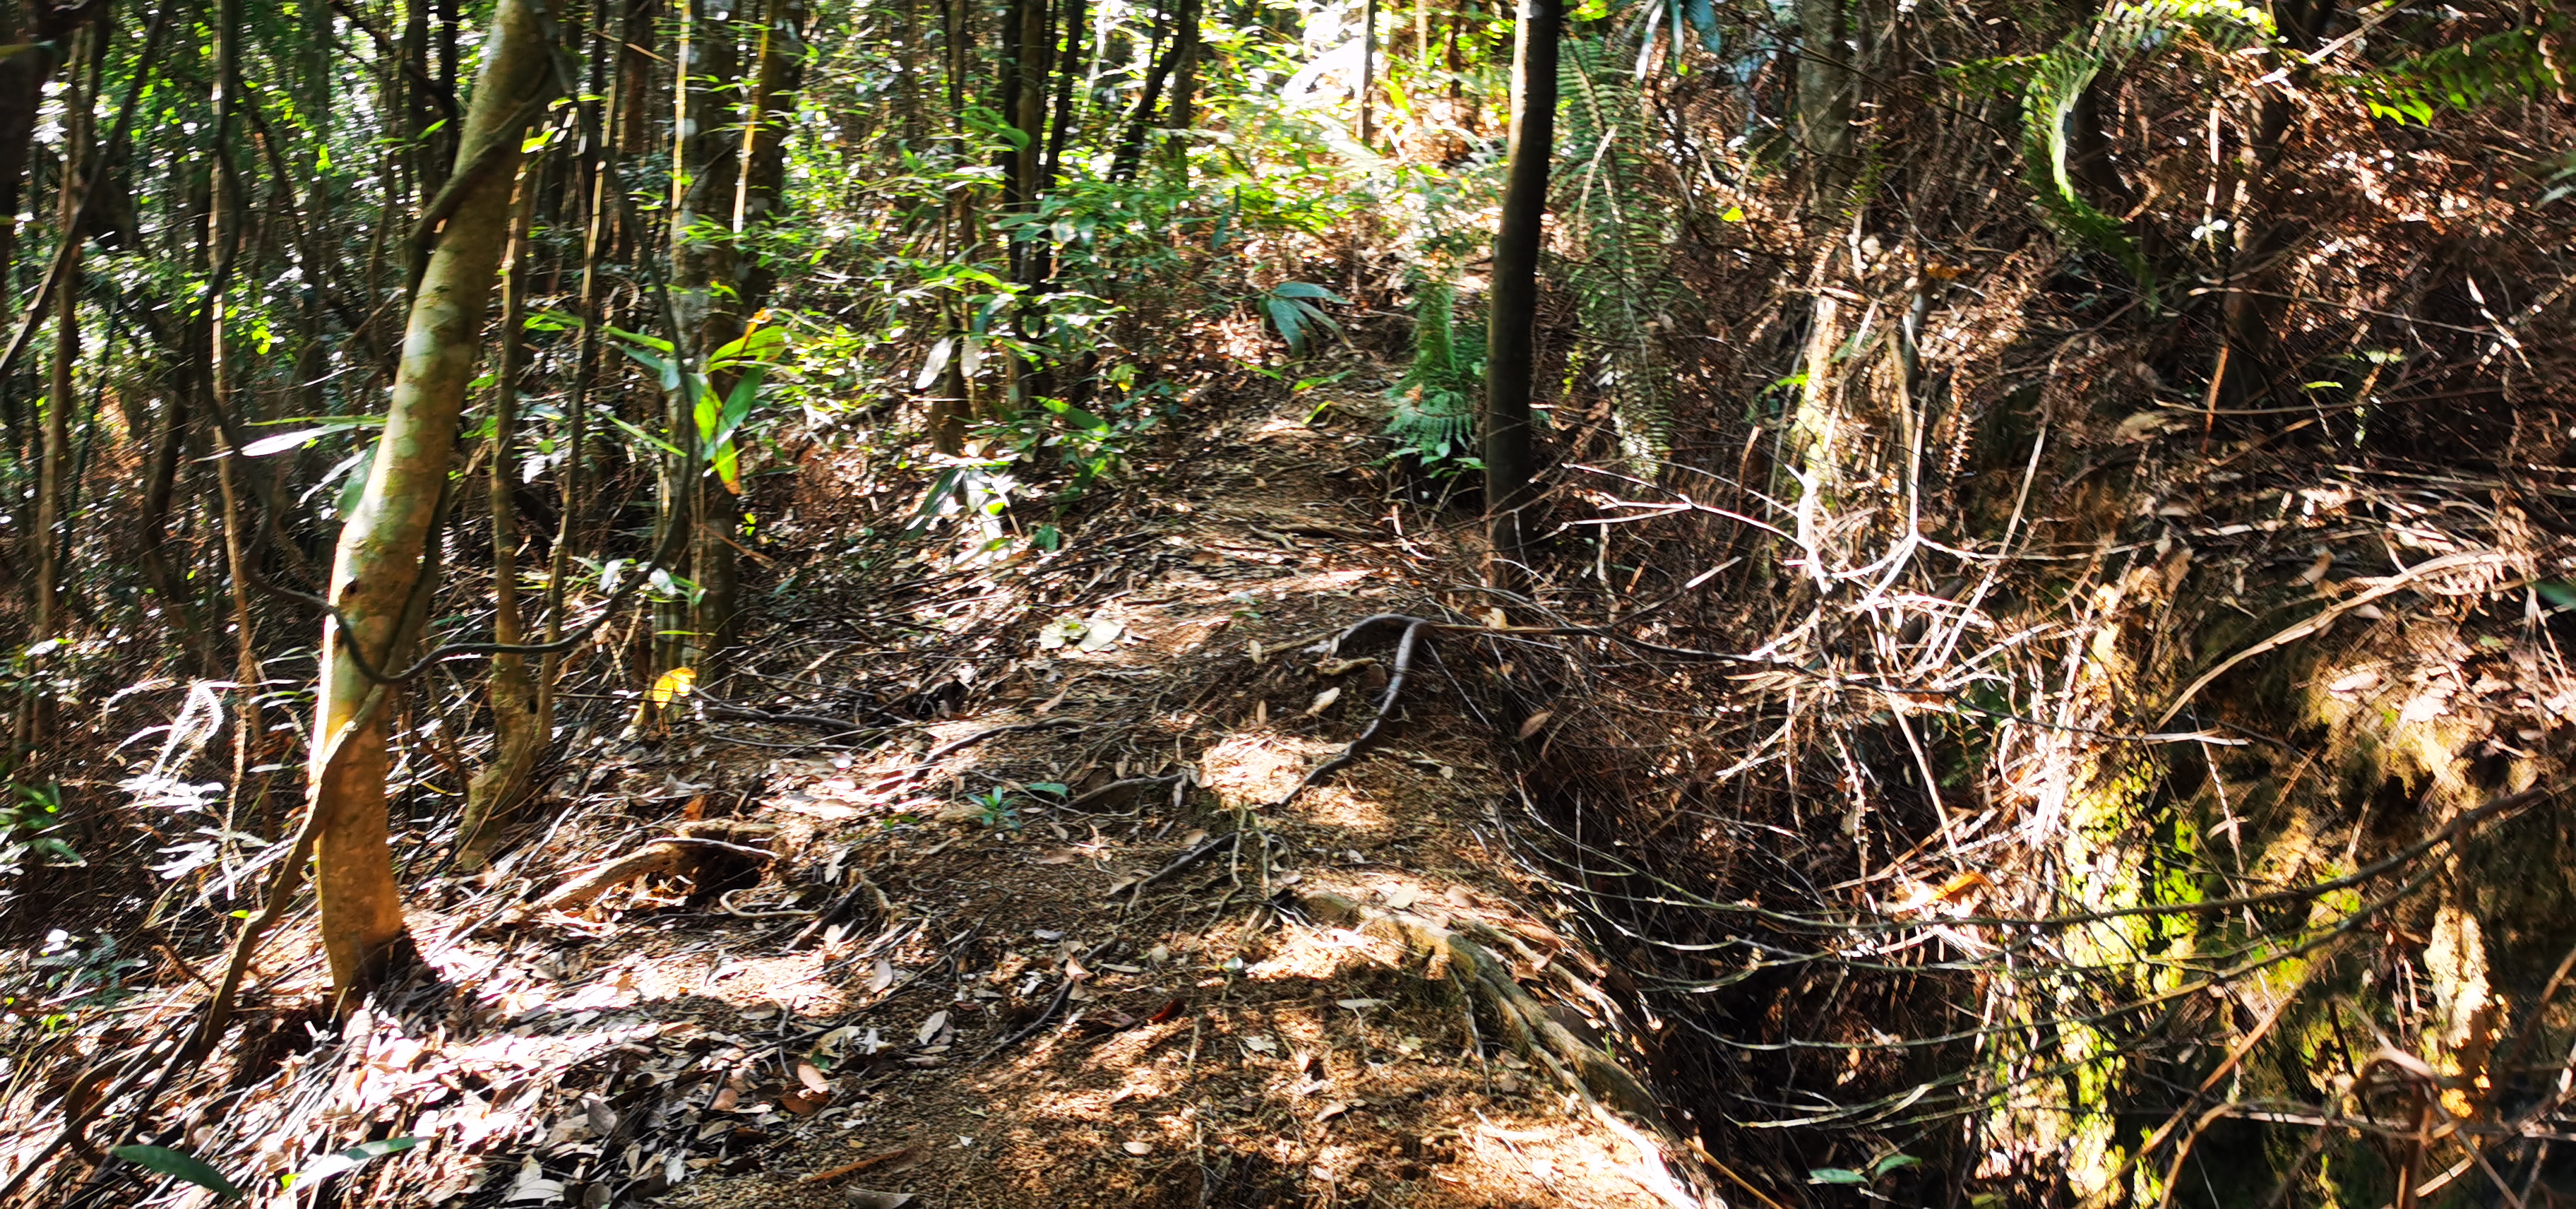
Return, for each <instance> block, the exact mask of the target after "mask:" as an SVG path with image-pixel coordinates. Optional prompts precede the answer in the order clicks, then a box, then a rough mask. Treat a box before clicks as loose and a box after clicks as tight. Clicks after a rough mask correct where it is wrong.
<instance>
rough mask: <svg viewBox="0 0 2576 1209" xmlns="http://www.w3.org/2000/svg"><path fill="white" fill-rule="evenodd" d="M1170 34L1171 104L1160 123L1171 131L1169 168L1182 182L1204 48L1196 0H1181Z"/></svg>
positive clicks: (1187, 163) (1186, 171)
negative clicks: (1174, 171) (1172, 60)
mask: <svg viewBox="0 0 2576 1209" xmlns="http://www.w3.org/2000/svg"><path fill="white" fill-rule="evenodd" d="M1173 37H1174V39H1176V40H1175V41H1174V42H1173V44H1172V54H1173V57H1174V59H1175V60H1176V62H1174V63H1173V65H1172V103H1171V107H1170V109H1169V110H1168V111H1167V112H1166V113H1165V114H1164V115H1163V125H1164V126H1165V127H1166V128H1167V129H1170V130H1171V131H1173V132H1174V133H1173V135H1172V140H1171V142H1169V143H1167V144H1165V147H1166V149H1167V151H1168V153H1169V154H1170V155H1171V157H1172V167H1173V168H1174V169H1175V170H1177V171H1179V172H1180V174H1181V177H1182V179H1183V180H1184V181H1186V180H1187V179H1188V177H1189V170H1190V138H1189V131H1191V130H1193V129H1195V128H1196V127H1197V126H1198V120H1199V115H1198V100H1199V55H1200V53H1201V52H1202V51H1203V50H1204V49H1205V46H1204V44H1203V43H1201V42H1200V41H1199V0H1181V15H1180V28H1179V29H1177V30H1175V31H1174V32H1173Z"/></svg>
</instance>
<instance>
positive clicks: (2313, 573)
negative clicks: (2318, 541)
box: [2297, 550, 2334, 588]
mask: <svg viewBox="0 0 2576 1209" xmlns="http://www.w3.org/2000/svg"><path fill="white" fill-rule="evenodd" d="M2333 569H2334V552H2333V551H2331V550H2322V551H2319V552H2318V553H2317V561H2315V562H2312V563H2309V564H2308V569H2307V570H2305V571H2301V572H2299V578H2298V580H2297V583H2298V585H2299V586H2300V587H2302V588H2304V587H2307V586H2308V585H2310V584H2313V583H2315V582H2317V581H2318V580H2320V579H2324V578H2325V577H2326V572H2328V571H2331V570H2333Z"/></svg>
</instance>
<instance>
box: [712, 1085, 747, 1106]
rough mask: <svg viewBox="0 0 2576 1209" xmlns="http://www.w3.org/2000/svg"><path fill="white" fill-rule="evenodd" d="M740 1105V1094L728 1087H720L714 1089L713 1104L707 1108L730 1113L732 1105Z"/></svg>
mask: <svg viewBox="0 0 2576 1209" xmlns="http://www.w3.org/2000/svg"><path fill="white" fill-rule="evenodd" d="M740 1103H742V1093H741V1092H738V1091H735V1090H734V1089H732V1088H730V1087H721V1088H717V1089H716V1099H715V1103H713V1104H710V1105H708V1106H707V1107H709V1108H711V1109H713V1110H715V1111H717V1112H732V1111H733V1109H734V1105H737V1104H740Z"/></svg>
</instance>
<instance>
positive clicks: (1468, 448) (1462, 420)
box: [1386, 270, 1484, 465]
mask: <svg viewBox="0 0 2576 1209" xmlns="http://www.w3.org/2000/svg"><path fill="white" fill-rule="evenodd" d="M1417 272H1418V276H1417V278H1416V280H1415V281H1414V287H1413V365H1412V367H1411V368H1409V369H1407V370H1406V371H1405V372H1404V377H1403V378H1401V379H1399V380H1397V382H1396V384H1395V386H1394V387H1393V388H1392V389H1390V390H1388V391H1387V394H1388V396H1389V397H1391V398H1392V399H1394V401H1395V411H1394V413H1393V414H1392V415H1390V416H1388V417H1387V422H1386V435H1388V436H1390V437H1392V438H1394V439H1395V443H1396V446H1397V448H1399V449H1402V450H1404V451H1405V452H1407V453H1410V454H1412V455H1413V456H1414V457H1416V458H1417V459H1419V460H1421V461H1422V462H1423V463H1425V464H1426V465H1437V464H1439V463H1442V462H1446V461H1449V460H1451V459H1454V458H1460V457H1466V456H1470V455H1472V453H1473V452H1474V448H1475V446H1474V440H1475V433H1476V393H1477V391H1478V389H1479V388H1480V387H1481V386H1482V384H1483V381H1484V358H1483V356H1482V355H1481V352H1482V350H1477V351H1475V352H1470V351H1468V350H1464V349H1461V348H1459V347H1458V341H1457V309H1458V289H1457V286H1455V285H1454V284H1452V283H1451V282H1450V280H1449V279H1448V277H1447V276H1446V274H1445V273H1442V272H1438V271H1432V270H1418V271H1417Z"/></svg>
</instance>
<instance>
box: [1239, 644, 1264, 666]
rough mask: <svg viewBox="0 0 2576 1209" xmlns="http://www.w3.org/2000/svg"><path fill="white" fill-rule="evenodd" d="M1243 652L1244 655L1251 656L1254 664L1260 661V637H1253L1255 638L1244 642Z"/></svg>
mask: <svg viewBox="0 0 2576 1209" xmlns="http://www.w3.org/2000/svg"><path fill="white" fill-rule="evenodd" d="M1243 653H1244V654H1246V655H1250V656H1252V661H1253V662H1254V663H1256V664H1257V663H1260V662H1261V640H1260V639H1258V638H1255V639H1253V640H1252V641H1251V642H1249V643H1246V644H1245V645H1244V648H1243Z"/></svg>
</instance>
